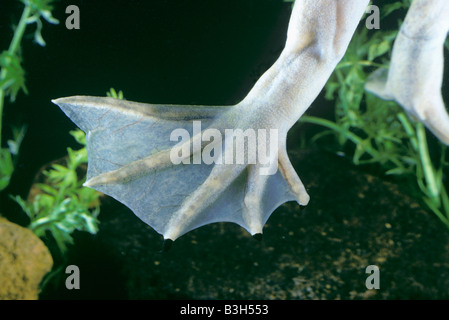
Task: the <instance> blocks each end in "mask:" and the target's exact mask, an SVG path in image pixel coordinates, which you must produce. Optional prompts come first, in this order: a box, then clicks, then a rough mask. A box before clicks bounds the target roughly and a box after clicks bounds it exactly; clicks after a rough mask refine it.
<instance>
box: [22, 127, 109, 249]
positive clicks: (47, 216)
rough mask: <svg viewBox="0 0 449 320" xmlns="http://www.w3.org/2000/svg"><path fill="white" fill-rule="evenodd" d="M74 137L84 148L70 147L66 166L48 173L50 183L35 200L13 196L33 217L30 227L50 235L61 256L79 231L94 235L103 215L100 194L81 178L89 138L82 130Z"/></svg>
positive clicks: (39, 190)
mask: <svg viewBox="0 0 449 320" xmlns="http://www.w3.org/2000/svg"><path fill="white" fill-rule="evenodd" d="M70 134H71V135H72V136H73V137H74V138H75V140H76V141H77V142H78V143H80V144H82V145H84V147H83V148H81V149H79V150H73V149H71V148H67V153H68V156H67V158H66V164H65V165H61V164H53V165H52V166H51V169H50V170H47V171H44V175H45V177H46V183H39V184H37V185H36V189H37V190H36V191H35V193H37V195H36V196H35V197H34V198H33V199H30V200H24V199H22V198H21V197H20V196H16V197H13V199H14V200H15V201H16V202H17V203H18V204H19V205H20V206H21V208H22V209H23V211H25V213H26V214H27V215H28V217H29V218H30V224H29V226H28V228H29V229H31V230H32V231H33V232H34V233H35V234H36V235H37V236H39V237H44V236H45V235H46V233H47V232H49V233H50V234H51V235H52V237H53V238H54V240H55V242H56V244H57V246H58V248H59V250H60V251H61V253H64V252H65V251H66V250H67V244H71V243H73V238H72V235H71V234H72V233H73V232H74V231H75V230H78V231H87V232H89V233H91V234H95V233H96V232H97V231H98V220H97V217H98V214H99V212H100V209H99V197H100V193H99V192H97V191H95V190H92V189H89V188H84V187H83V186H82V185H83V182H84V179H85V176H81V177H79V173H78V171H82V172H84V171H85V170H82V168H83V166H85V165H86V163H87V151H86V147H85V145H86V137H85V135H84V133H83V132H82V131H81V130H75V131H71V132H70ZM80 169H81V170H80Z"/></svg>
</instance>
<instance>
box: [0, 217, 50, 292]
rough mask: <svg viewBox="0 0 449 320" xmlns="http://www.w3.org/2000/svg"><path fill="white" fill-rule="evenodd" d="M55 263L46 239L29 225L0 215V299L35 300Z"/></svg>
mask: <svg viewBox="0 0 449 320" xmlns="http://www.w3.org/2000/svg"><path fill="white" fill-rule="evenodd" d="M52 265H53V259H52V257H51V255H50V252H49V251H48V249H47V247H46V246H45V245H44V243H43V242H42V241H41V240H40V239H39V238H38V237H37V236H36V235H35V234H34V233H33V232H32V231H31V230H29V229H26V228H23V227H21V226H18V225H16V224H14V223H12V222H9V221H8V220H6V219H4V218H2V217H0V300H35V299H37V298H38V294H39V284H40V282H41V280H42V278H43V277H44V275H45V274H46V273H47V272H49V271H50V270H51V268H52Z"/></svg>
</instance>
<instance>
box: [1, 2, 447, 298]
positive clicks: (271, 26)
mask: <svg viewBox="0 0 449 320" xmlns="http://www.w3.org/2000/svg"><path fill="white" fill-rule="evenodd" d="M377 3H379V4H381V3H382V2H380V1H377ZM68 5H77V6H78V7H79V9H80V18H81V25H80V30H68V29H67V28H66V27H65V19H66V17H67V16H68V15H67V14H66V13H65V8H66V7H67V6H68ZM22 9H23V5H22V3H20V2H19V1H12V0H2V4H1V5H0V35H1V37H0V48H1V50H3V49H6V48H7V46H8V44H9V42H10V39H11V36H12V30H11V25H12V24H16V23H17V22H18V19H19V18H20V14H21V12H22ZM290 10H291V4H290V3H285V2H283V1H274V0H226V1H215V0H151V1H137V0H134V1H133V0H126V1H125V0H114V1H102V0H96V1H92V0H84V1H82V0H76V1H57V2H55V10H54V13H53V16H54V17H55V18H57V19H59V21H60V23H59V25H50V24H48V23H46V22H44V27H43V32H42V35H43V38H44V39H45V41H46V43H47V45H46V46H45V47H40V46H39V45H37V44H36V43H35V42H34V41H33V28H30V30H27V32H26V34H25V37H24V40H23V42H22V43H23V45H22V48H23V53H22V57H23V64H24V68H25V71H26V85H27V88H28V91H29V94H28V95H25V94H24V93H23V92H21V93H20V94H19V95H18V97H17V99H16V101H15V102H14V103H9V102H6V105H5V110H4V119H3V121H4V124H5V125H4V134H5V138H8V134H10V130H9V126H11V125H20V124H26V125H27V132H26V136H25V139H24V141H23V144H22V147H21V150H20V157H19V160H18V164H17V168H16V171H15V173H14V175H13V177H12V181H11V184H10V186H9V187H8V188H7V189H6V190H5V191H4V192H2V193H1V194H0V212H1V213H2V214H3V215H5V216H6V217H7V218H8V219H10V220H11V221H14V222H16V223H18V224H21V225H24V226H25V225H27V223H28V220H27V217H26V215H25V214H24V213H23V212H21V210H20V207H19V206H18V205H17V204H16V203H15V202H13V201H12V200H11V199H9V197H8V194H11V195H21V196H22V197H24V198H25V197H26V196H27V194H28V191H29V189H30V187H31V185H32V183H33V181H34V179H35V176H36V174H37V173H38V172H39V170H40V169H41V168H42V167H43V166H45V165H46V164H48V163H49V162H51V161H53V160H55V159H59V158H61V157H63V156H65V155H66V154H67V150H66V149H67V147H71V148H74V149H77V148H79V145H78V144H77V143H76V142H75V141H74V140H73V138H72V136H70V134H69V131H70V130H73V129H75V125H74V124H73V123H72V122H71V121H70V120H69V119H68V118H67V117H66V116H65V115H64V114H63V112H62V111H61V110H59V108H58V107H57V106H56V105H54V104H52V103H51V99H55V98H59V97H65V96H71V95H94V96H105V95H106V92H107V91H108V90H109V89H110V88H111V87H113V88H115V89H116V90H122V91H123V92H124V96H125V98H126V99H128V100H132V101H138V102H148V103H161V104H162V103H167V104H186V105H188V104H201V105H230V104H235V103H237V102H239V101H240V100H241V99H242V98H244V96H245V95H246V93H247V92H248V91H249V90H250V89H251V87H252V86H253V84H254V83H255V82H256V81H257V79H258V78H259V77H260V76H261V75H262V74H263V72H264V71H265V70H266V69H268V68H269V67H270V66H271V64H272V63H273V62H274V61H275V60H276V58H277V57H278V56H279V54H280V53H281V51H282V49H283V45H284V42H285V38H286V30H287V24H288V19H289V16H290ZM396 19H397V18H396ZM396 23H397V20H394V19H393V20H388V21H382V22H381V28H389V27H391V26H394V25H395V24H396ZM446 70H447V64H446ZM447 74H448V73H447V72H446V75H447ZM445 78H446V79H448V77H447V76H445ZM304 81H307V79H304ZM447 83H448V81H447V80H446V81H445V85H444V89H443V92H444V95H445V99H446V100H445V101H446V103H447V101H448V99H447V88H448V86H447ZM333 113H334V109H333V103H332V102H329V101H326V100H325V99H324V98H323V96H322V95H320V97H318V99H317V100H316V101H315V103H314V104H313V106H312V107H311V108H310V109H309V111H308V114H309V115H317V116H322V117H326V118H332V116H333ZM316 130H318V129H317V128H315V127H311V126H306V125H304V126H297V127H295V128H293V129H292V131H291V133H290V135H289V153H290V151H291V157H292V162H293V164H294V165H295V168H297V171H298V174H299V176H300V177H301V178H302V179H303V181H304V183H305V184H306V185H307V186H308V188H309V190H310V193H311V195H312V201H311V203H310V205H309V206H308V207H306V208H301V209H299V208H298V207H297V206H296V204H293V203H288V204H286V205H284V206H283V207H281V208H279V209H278V211H276V212H275V213H274V214H273V216H272V217H271V218H270V220H269V222H268V225H267V226H266V229H265V230H264V240H263V241H262V242H257V241H255V240H254V239H252V238H251V237H250V236H249V235H248V234H247V233H246V232H245V231H244V230H243V229H241V228H240V227H238V226H235V225H231V224H214V225H210V226H206V227H203V228H200V229H198V230H195V231H193V232H191V233H189V234H187V235H185V236H183V237H181V238H180V239H179V240H177V241H176V242H175V243H174V245H173V248H172V249H171V250H170V251H169V252H167V253H166V254H160V253H159V252H158V251H159V249H160V246H161V241H162V238H161V236H160V235H158V234H157V233H156V232H155V231H154V230H152V229H151V228H150V227H148V226H146V225H145V224H144V223H143V222H141V221H140V220H139V219H138V218H137V217H135V216H134V215H133V213H132V212H131V211H130V210H129V209H127V208H126V207H124V206H123V205H121V204H119V203H118V202H116V201H115V200H113V199H110V198H106V199H104V200H103V201H104V203H103V205H102V208H101V213H100V222H101V223H100V231H99V233H98V234H97V235H90V234H87V233H81V232H79V233H76V234H75V244H74V246H73V247H72V248H71V249H70V250H69V254H68V263H69V264H75V265H78V266H79V267H80V271H81V289H80V290H72V291H69V290H67V289H66V288H65V287H64V282H63V281H61V282H60V283H56V284H52V285H49V286H48V287H47V288H46V289H45V290H44V291H43V292H42V293H41V299H60V298H62V299H107V298H111V299H180V298H182V299H185V298H187V299H339V298H340V299H341V298H342V299H371V298H373V299H416V298H424V299H447V298H449V291H448V289H447V288H449V282H448V281H449V271H448V270H449V269H448V267H449V258H448V254H447V253H448V249H449V247H448V243H449V241H448V240H449V236H448V232H447V229H445V228H444V226H442V225H441V224H440V223H439V221H438V220H437V219H436V218H435V217H434V216H433V215H432V214H431V213H427V212H424V211H423V210H422V209H421V208H420V207H419V206H418V205H417V204H416V202H415V201H414V199H413V198H410V197H409V196H408V195H406V194H404V193H403V192H402V191H401V186H396V185H394V184H392V183H391V182H389V181H384V180H383V179H382V178H379V177H378V176H376V175H375V173H373V172H366V171H363V170H362V169H360V168H356V167H354V166H352V165H351V164H350V163H349V162H348V161H346V160H345V159H342V158H339V157H337V156H335V155H332V154H329V153H328V152H326V151H323V150H321V149H319V148H318V150H317V149H313V150H311V149H309V150H305V151H304V152H303V153H301V149H299V148H300V139H299V138H298V137H299V136H300V135H301V134H304V135H306V136H310V135H312V134H313V133H314V132H316ZM370 264H377V265H379V266H380V268H381V272H382V282H381V286H382V287H381V289H380V290H378V291H367V290H366V288H365V278H366V276H367V275H366V274H365V272H364V270H365V269H364V268H365V267H366V266H368V265H370Z"/></svg>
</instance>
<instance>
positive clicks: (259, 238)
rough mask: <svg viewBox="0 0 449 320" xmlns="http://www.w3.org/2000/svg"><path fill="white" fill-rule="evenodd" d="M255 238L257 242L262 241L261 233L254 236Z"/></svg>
mask: <svg viewBox="0 0 449 320" xmlns="http://www.w3.org/2000/svg"><path fill="white" fill-rule="evenodd" d="M253 238H254V239H256V240H257V241H262V238H263V236H262V234H261V233H256V234H254V235H253Z"/></svg>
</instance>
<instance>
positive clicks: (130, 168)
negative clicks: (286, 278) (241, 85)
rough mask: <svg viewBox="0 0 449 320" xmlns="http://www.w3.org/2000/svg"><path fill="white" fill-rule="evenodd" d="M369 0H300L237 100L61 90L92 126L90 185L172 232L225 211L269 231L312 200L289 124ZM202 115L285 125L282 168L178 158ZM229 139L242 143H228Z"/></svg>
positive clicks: (221, 217)
mask: <svg viewBox="0 0 449 320" xmlns="http://www.w3.org/2000/svg"><path fill="white" fill-rule="evenodd" d="M418 1H419V0H418ZM368 2H369V0H321V1H317V0H297V1H296V3H295V5H294V8H293V12H292V16H291V19H290V23H289V27H288V34H287V42H286V45H285V48H284V50H283V52H282V53H281V55H280V57H279V58H278V60H277V61H276V62H275V63H274V65H273V66H272V67H271V68H270V69H268V70H267V71H266V72H265V74H263V75H262V77H261V78H260V79H259V80H258V82H257V83H256V84H255V86H254V87H253V88H252V90H251V91H250V92H249V93H248V95H247V96H246V97H245V99H243V100H242V101H241V102H240V103H238V104H236V105H233V106H221V107H210V106H173V105H151V104H142V103H136V102H130V101H124V100H116V99H112V98H100V97H86V96H74V97H67V98H61V99H57V100H54V101H53V102H54V103H56V104H57V105H59V106H60V107H61V109H62V110H63V111H64V112H65V113H66V114H67V116H69V117H70V118H71V119H72V120H73V121H74V122H75V123H76V124H77V125H78V126H79V127H80V128H81V129H83V130H84V131H85V132H86V133H87V141H88V145H87V147H88V158H89V169H88V173H87V181H86V183H85V185H86V186H89V187H92V188H94V189H96V190H99V191H101V192H104V193H106V194H108V195H110V196H112V197H114V198H115V199H117V200H119V201H121V202H122V203H124V204H125V205H127V206H128V207H129V208H131V209H132V210H133V212H134V213H135V214H136V215H137V216H138V217H140V218H141V219H142V220H143V221H145V222H146V223H147V224H149V225H150V226H152V227H153V228H154V229H155V230H156V231H157V232H159V233H160V234H162V235H163V237H164V238H165V239H170V240H175V239H177V238H178V237H180V236H181V235H183V234H185V233H186V232H188V231H190V230H193V229H195V228H198V227H200V226H203V225H205V224H208V223H213V222H219V221H228V222H234V223H237V224H239V225H240V226H242V227H244V228H245V229H246V230H248V232H249V233H250V234H252V235H256V234H261V233H262V228H263V226H264V224H265V222H266V221H267V220H268V218H269V216H270V215H271V213H272V212H273V211H274V210H275V209H276V208H277V207H278V206H279V205H281V204H282V203H284V202H287V201H292V200H294V201H297V202H298V204H300V205H307V203H308V202H309V195H308V194H307V191H306V189H305V187H304V185H303V183H302V182H301V180H300V178H299V177H298V175H297V174H296V172H295V169H294V168H293V166H292V164H291V163H290V160H289V158H288V155H287V150H286V137H287V132H288V130H289V129H290V128H291V127H292V126H293V124H295V123H296V121H297V120H298V119H299V118H300V117H301V116H302V114H303V113H304V112H305V111H306V110H307V108H308V107H309V106H310V105H311V104H312V102H313V101H314V100H315V98H316V97H317V95H318V94H319V93H320V91H321V90H322V88H323V87H324V85H325V83H326V81H327V80H328V78H329V76H330V75H331V73H332V71H333V70H334V68H335V67H336V65H337V63H338V62H339V61H340V60H341V58H342V57H343V54H344V53H345V51H346V49H347V46H348V44H349V41H350V39H351V37H352V35H353V33H354V31H355V29H356V27H357V25H358V23H359V21H360V18H361V17H362V15H363V13H364V11H365V9H366V7H367V5H368ZM438 32H439V31H438ZM393 62H394V61H393ZM407 72H408V71H407ZM426 107H427V105H426ZM192 120H201V122H202V127H203V129H205V128H216V129H219V130H221V131H223V130H224V129H232V128H239V129H242V130H246V129H248V128H251V129H254V130H257V129H277V130H278V131H279V135H278V140H279V141H278V146H279V149H278V152H275V153H272V159H271V160H272V162H271V163H273V164H274V165H277V167H278V170H277V172H276V174H274V175H261V174H259V172H260V170H259V169H260V168H261V165H260V164H259V163H256V164H242V165H237V164H234V165H205V164H201V165H194V164H186V165H173V163H172V162H171V160H170V151H171V150H172V148H181V147H179V146H175V145H176V142H172V141H169V137H170V133H171V132H172V131H173V130H174V129H177V128H185V129H186V130H188V131H189V132H192ZM198 139H200V137H199V136H194V137H192V141H189V142H187V143H189V144H190V143H191V142H193V141H197V140H198ZM193 145H195V143H193ZM200 145H201V148H203V147H204V146H205V143H202V144H200ZM201 148H196V149H195V148H193V149H194V150H193V152H201ZM223 148H224V149H226V148H233V146H230V145H228V144H226V143H225V144H224V146H223ZM249 148H254V146H249Z"/></svg>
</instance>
